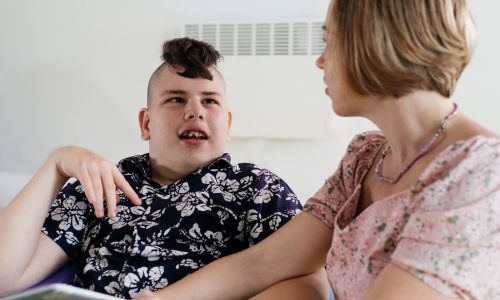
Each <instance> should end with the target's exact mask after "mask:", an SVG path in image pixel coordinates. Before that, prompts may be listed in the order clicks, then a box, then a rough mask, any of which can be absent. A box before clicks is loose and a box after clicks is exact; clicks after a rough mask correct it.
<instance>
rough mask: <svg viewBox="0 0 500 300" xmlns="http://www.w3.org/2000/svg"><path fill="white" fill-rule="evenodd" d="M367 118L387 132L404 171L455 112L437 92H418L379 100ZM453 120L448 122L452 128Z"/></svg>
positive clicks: (394, 160) (370, 106)
mask: <svg viewBox="0 0 500 300" xmlns="http://www.w3.org/2000/svg"><path fill="white" fill-rule="evenodd" d="M368 106H369V107H367V110H366V111H367V112H368V113H367V114H366V115H365V117H367V118H368V119H370V120H371V121H372V122H373V123H375V125H377V127H378V128H379V129H380V130H381V131H382V132H383V134H384V135H385V137H386V138H387V141H388V143H389V146H390V148H391V156H392V157H391V160H392V161H393V163H394V164H395V166H400V167H403V166H404V165H405V164H406V163H408V161H409V160H411V159H412V158H413V157H415V156H416V155H417V154H418V153H419V152H420V150H421V149H422V147H424V146H425V145H426V143H427V142H428V141H429V140H430V139H431V138H432V136H433V135H434V134H436V132H437V131H438V129H439V126H440V125H441V122H442V120H443V119H444V118H445V117H446V116H447V115H448V114H450V112H452V110H453V103H452V102H451V101H449V99H447V98H445V97H443V96H441V95H439V94H438V93H435V92H428V91H417V92H413V93H411V94H408V95H406V96H404V97H401V98H383V99H376V103H375V101H373V103H370V104H369V105H368ZM452 123H453V120H449V121H448V122H447V125H448V127H449V126H450V125H452Z"/></svg>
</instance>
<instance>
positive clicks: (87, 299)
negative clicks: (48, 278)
mask: <svg viewBox="0 0 500 300" xmlns="http://www.w3.org/2000/svg"><path fill="white" fill-rule="evenodd" d="M62 299H68V300H113V299H115V300H116V299H121V298H117V297H113V296H110V295H106V294H103V293H98V292H94V291H89V290H86V289H82V288H79V287H75V286H71V285H68V284H62V283H54V284H49V285H45V286H42V287H38V288H33V289H29V290H26V291H23V292H20V293H17V294H14V295H10V296H7V297H4V298H0V300H62Z"/></svg>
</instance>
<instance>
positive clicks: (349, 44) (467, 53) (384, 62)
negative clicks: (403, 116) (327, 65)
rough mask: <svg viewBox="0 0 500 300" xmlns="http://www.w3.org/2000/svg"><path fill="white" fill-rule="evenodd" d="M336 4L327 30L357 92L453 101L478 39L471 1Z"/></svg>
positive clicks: (349, 0)
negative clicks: (420, 93) (424, 94)
mask: <svg viewBox="0 0 500 300" xmlns="http://www.w3.org/2000/svg"><path fill="white" fill-rule="evenodd" d="M331 1H333V3H332V5H331V6H330V8H331V11H330V12H329V13H330V18H329V20H330V24H326V25H327V26H328V27H329V28H331V29H332V30H330V32H335V35H334V37H331V38H332V39H331V40H332V41H333V42H334V43H336V44H337V46H334V48H335V49H336V51H337V53H336V60H337V62H338V63H339V64H340V66H341V67H342V68H343V70H345V74H346V79H347V84H349V85H350V87H351V88H352V89H353V90H354V91H355V92H357V93H359V94H360V95H370V94H372V95H383V96H394V97H401V96H404V95H406V94H408V93H410V92H412V91H414V90H417V89H420V90H428V91H436V92H438V93H440V94H441V95H443V96H445V97H447V98H449V97H450V96H451V94H452V93H453V91H454V89H455V85H456V82H457V80H458V78H459V77H460V75H461V74H462V71H463V70H464V68H465V66H466V65H467V64H468V63H469V60H470V58H471V56H472V51H473V48H474V45H475V40H476V30H475V25H474V21H473V19H472V16H471V14H470V12H469V10H468V8H467V0H331Z"/></svg>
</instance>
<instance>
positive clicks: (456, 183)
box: [144, 0, 500, 299]
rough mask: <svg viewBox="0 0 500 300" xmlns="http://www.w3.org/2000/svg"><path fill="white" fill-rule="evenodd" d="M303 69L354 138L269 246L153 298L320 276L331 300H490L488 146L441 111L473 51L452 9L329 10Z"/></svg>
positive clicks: (493, 243)
mask: <svg viewBox="0 0 500 300" xmlns="http://www.w3.org/2000/svg"><path fill="white" fill-rule="evenodd" d="M324 31H325V41H326V48H325V50H324V52H323V54H322V55H321V56H320V57H319V58H318V60H317V66H318V67H319V68H320V69H322V70H323V71H324V81H325V83H326V85H327V89H326V93H327V94H328V96H329V97H330V98H331V100H332V108H333V110H334V112H335V113H336V114H337V115H340V116H361V117H365V118H368V119H369V120H371V121H372V122H373V123H375V124H376V125H377V126H378V128H379V129H380V132H370V133H365V134H361V135H358V136H356V137H355V138H354V139H353V141H352V142H351V144H350V145H349V147H348V149H347V152H346V154H345V156H344V158H343V159H342V161H341V163H340V166H339V168H338V169H337V171H336V172H335V174H334V175H333V176H332V177H330V178H328V179H327V180H326V182H325V184H324V186H323V187H322V188H321V189H320V190H319V191H318V192H317V193H316V194H315V195H314V196H313V197H312V198H310V199H309V200H308V202H307V203H306V207H305V209H306V211H307V213H302V214H300V215H299V216H298V217H296V218H295V219H294V220H293V221H291V222H290V223H289V224H287V225H286V226H284V227H283V228H282V229H280V230H279V231H278V232H276V233H275V234H273V235H272V236H271V237H269V238H268V239H266V240H265V241H263V242H262V243H260V244H258V245H256V246H255V247H253V248H251V249H249V250H246V251H244V252H242V253H239V254H235V255H233V256H230V257H226V258H224V259H221V260H218V261H217V262H215V263H213V264H211V265H209V266H207V267H205V268H204V269H202V270H201V271H199V272H197V273H195V274H192V275H190V276H188V277H187V278H185V279H184V280H182V281H180V282H178V283H176V284H174V285H172V286H171V287H169V288H167V289H165V290H162V291H160V292H158V293H157V294H155V295H153V294H151V293H148V294H145V295H144V297H145V298H147V297H151V298H155V297H159V298H165V299H199V298H200V299H201V298H203V299H226V298H227V299H234V298H243V297H248V296H251V295H253V294H255V293H256V292H257V291H259V290H262V289H264V288H265V287H267V286H269V285H271V284H273V283H274V282H277V281H280V280H283V279H285V278H290V277H293V276H298V275H301V274H306V273H309V272H313V271H315V270H317V269H318V268H320V267H321V266H323V265H324V264H325V263H326V269H327V272H328V277H329V280H330V283H331V285H332V288H333V290H334V292H335V294H336V297H337V298H338V299H449V298H450V297H452V298H455V297H458V298H467V299H499V298H500V288H499V283H500V249H499V248H500V235H499V232H500V222H499V221H498V218H495V215H498V214H500V139H499V137H498V136H497V135H495V134H494V133H492V132H490V131H488V130H487V129H485V128H483V127H481V126H480V125H478V124H476V123H475V122H473V121H472V120H470V119H468V118H467V117H466V116H464V115H463V114H462V113H460V110H459V107H458V105H457V104H455V103H454V102H453V101H454V100H450V97H451V95H452V93H453V91H454V89H455V84H456V82H457V80H458V78H459V76H460V74H461V73H462V71H463V69H464V67H465V66H466V65H467V63H468V62H469V60H470V57H471V52H472V48H473V46H474V38H475V36H474V26H473V22H472V19H471V16H470V14H469V10H468V8H467V3H466V0H434V1H421V0H405V1H390V0H378V1H374V0H332V2H331V3H330V7H329V10H328V16H327V19H326V22H325V28H324Z"/></svg>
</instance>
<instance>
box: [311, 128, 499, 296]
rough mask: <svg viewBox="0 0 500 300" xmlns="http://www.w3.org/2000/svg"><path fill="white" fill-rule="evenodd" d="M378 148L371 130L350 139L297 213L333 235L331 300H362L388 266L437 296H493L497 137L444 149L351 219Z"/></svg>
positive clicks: (496, 284) (329, 267) (496, 291)
mask: <svg viewBox="0 0 500 300" xmlns="http://www.w3.org/2000/svg"><path fill="white" fill-rule="evenodd" d="M385 143H386V140H385V138H384V137H383V136H382V135H381V134H380V133H378V132H369V133H364V134H360V135H358V136H356V137H355V138H354V139H353V140H352V142H351V143H350V145H349V147H348V149H347V153H346V154H345V156H344V158H343V159H342V161H341V163H340V166H339V168H338V169H337V171H336V172H335V174H334V175H333V176H331V177H330V178H328V179H327V180H326V182H325V184H324V186H323V187H322V188H321V189H320V190H319V191H318V192H317V193H316V194H315V195H314V196H313V197H312V198H310V199H309V200H308V201H307V203H306V205H305V208H304V210H305V211H307V212H309V213H311V214H313V215H314V216H316V217H317V218H319V219H320V220H321V221H322V222H324V223H325V224H326V225H327V226H329V227H330V228H331V229H332V230H333V240H332V246H331V248H330V251H329V253H328V257H327V273H328V278H329V281H330V283H331V285H332V288H333V290H334V292H335V295H336V297H337V298H336V299H341V300H342V299H363V298H364V296H365V294H366V292H367V291H368V289H369V287H370V285H371V284H372V283H373V281H374V280H375V278H376V277H377V275H378V274H379V273H380V272H381V271H382V269H383V268H384V267H385V266H386V265H387V264H388V263H390V262H391V263H393V264H396V265H398V266H399V267H401V268H403V269H405V270H406V271H407V272H409V273H411V274H412V275H414V276H415V277H417V278H419V279H420V280H422V281H423V282H424V283H426V284H428V285H429V286H431V287H433V288H434V289H436V290H437V291H439V292H441V293H443V294H445V295H449V296H459V297H463V298H466V299H500V140H498V139H494V138H486V137H483V136H476V137H473V138H471V139H469V140H465V141H460V142H457V143H455V144H453V145H450V146H449V147H447V148H446V149H445V150H444V151H443V152H442V153H440V154H439V155H438V157H437V158H436V159H435V160H434V161H433V162H431V163H430V164H429V166H427V168H426V169H425V171H424V172H423V174H422V175H421V176H420V178H419V179H418V180H417V181H416V182H415V184H414V185H413V187H412V188H411V189H410V190H407V191H404V192H401V193H398V194H395V195H391V196H389V197H387V198H384V199H380V200H376V201H375V202H374V203H373V204H372V205H371V206H369V207H368V208H367V209H365V210H364V211H363V212H362V213H361V214H359V215H357V216H356V211H357V205H358V201H359V198H360V192H361V183H362V181H363V179H364V177H365V175H366V173H367V170H368V169H369V167H370V166H371V165H372V163H373V160H374V158H375V156H376V154H377V152H378V151H379V150H380V148H381V147H382V146H383V145H384V144H385Z"/></svg>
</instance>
